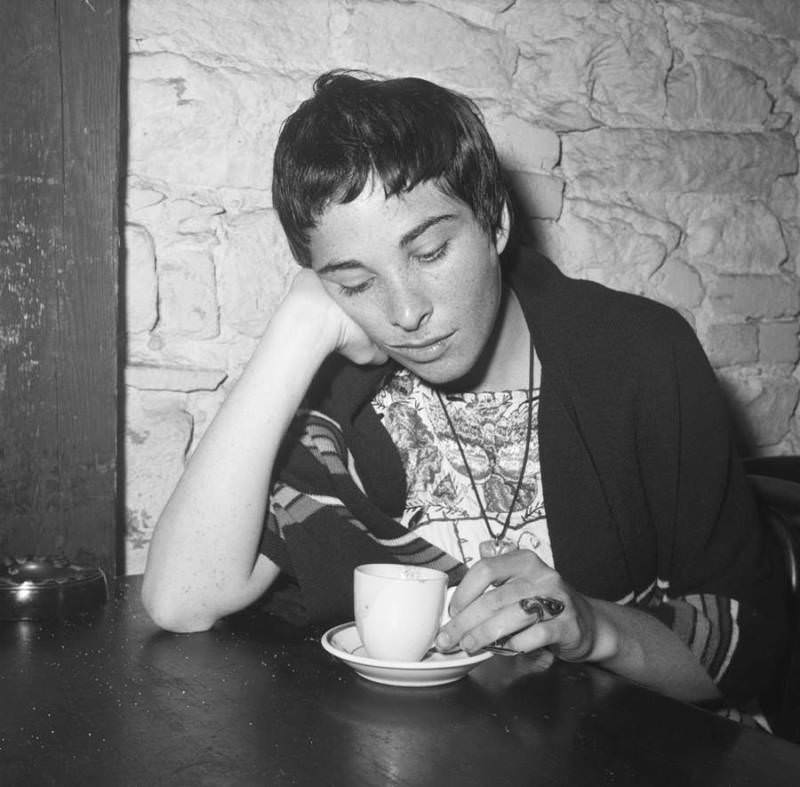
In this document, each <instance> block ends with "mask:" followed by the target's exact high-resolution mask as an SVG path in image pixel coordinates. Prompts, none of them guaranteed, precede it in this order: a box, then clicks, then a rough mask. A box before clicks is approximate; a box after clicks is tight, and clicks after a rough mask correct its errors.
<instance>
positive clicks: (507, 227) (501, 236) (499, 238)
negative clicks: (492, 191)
mask: <svg viewBox="0 0 800 787" xmlns="http://www.w3.org/2000/svg"><path fill="white" fill-rule="evenodd" d="M510 234H511V211H510V210H509V209H508V201H505V202H503V210H502V211H501V212H500V226H499V227H498V228H497V229H496V230H495V232H494V247H495V249H496V251H497V253H498V254H502V253H503V249H505V247H506V243H508V237H509V235H510Z"/></svg>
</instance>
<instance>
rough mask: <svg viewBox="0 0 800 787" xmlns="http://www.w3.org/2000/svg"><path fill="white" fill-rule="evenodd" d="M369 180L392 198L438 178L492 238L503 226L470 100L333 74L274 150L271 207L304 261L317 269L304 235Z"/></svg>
mask: <svg viewBox="0 0 800 787" xmlns="http://www.w3.org/2000/svg"><path fill="white" fill-rule="evenodd" d="M356 74H358V75H356ZM373 174H374V175H375V176H377V177H378V178H379V180H380V181H381V183H382V184H383V187H384V191H385V193H386V196H387V197H390V196H396V195H398V194H400V193H402V192H405V191H410V190H411V189H413V188H414V187H415V186H417V185H419V184H420V183H424V182H426V181H434V182H435V183H436V185H437V186H438V187H439V188H440V189H442V191H443V192H445V193H446V194H448V195H449V196H451V197H455V198H457V199H459V200H461V201H462V202H464V203H465V204H466V205H467V206H469V208H471V210H472V212H473V213H474V215H475V217H476V220H477V221H478V223H479V224H480V225H481V227H483V228H484V229H485V230H486V231H487V232H495V231H496V230H497V229H498V228H499V227H500V222H501V216H502V211H503V206H504V205H505V204H506V203H507V199H508V197H507V193H506V188H505V185H504V183H503V177H502V173H501V169H500V162H499V160H498V156H497V152H496V150H495V147H494V144H493V143H492V140H491V138H490V136H489V133H488V131H487V130H486V126H485V125H484V122H483V118H482V116H481V113H480V110H479V109H478V107H477V106H476V105H475V104H474V103H473V102H472V101H471V100H470V99H468V98H467V97H466V96H463V95H461V94H459V93H456V92H454V91H452V90H448V89H446V88H444V87H441V86H439V85H436V84H434V83H432V82H428V81H426V80H424V79H418V78H414V77H408V78H402V79H377V78H373V77H370V76H367V75H364V74H362V73H360V72H352V71H343V70H336V71H329V72H327V73H325V74H322V75H321V76H320V77H318V78H317V80H316V81H315V82H314V93H313V95H312V97H311V98H309V99H307V100H306V101H304V102H303V103H302V104H301V105H300V106H299V107H298V108H297V110H296V111H295V112H293V113H292V114H291V115H290V116H289V117H288V118H287V119H286V121H285V122H284V124H283V127H282V129H281V133H280V136H279V137H278V144H277V146H276V149H275V158H274V166H273V175H272V199H273V205H274V207H275V209H276V210H277V212H278V216H279V218H280V221H281V224H282V225H283V229H284V232H285V233H286V236H287V238H288V240H289V245H290V246H291V249H292V253H293V254H294V257H295V259H296V260H297V261H298V262H299V263H300V264H301V265H305V266H308V265H310V264H311V260H310V254H309V249H308V244H309V236H308V232H309V230H311V229H313V228H314V227H315V226H316V223H317V221H318V220H319V218H320V217H321V216H322V214H323V212H324V211H325V210H326V209H327V208H328V207H329V206H330V205H331V204H332V203H346V202H350V201H351V200H354V199H355V198H356V197H357V196H358V195H359V194H360V193H361V191H362V190H363V188H364V186H365V185H366V183H367V181H368V179H369V178H370V176H372V175H373Z"/></svg>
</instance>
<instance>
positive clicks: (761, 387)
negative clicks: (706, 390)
mask: <svg viewBox="0 0 800 787" xmlns="http://www.w3.org/2000/svg"><path fill="white" fill-rule="evenodd" d="M718 375H719V377H720V381H721V382H722V383H723V386H724V388H725V389H726V390H727V391H728V393H729V394H730V395H731V398H732V399H733V401H734V402H735V404H736V405H737V406H738V409H739V412H740V413H741V416H740V420H741V422H742V423H743V424H745V428H746V431H747V432H748V437H749V439H750V441H752V442H753V443H754V444H755V445H756V446H770V445H775V444H777V443H780V442H781V441H782V440H784V439H786V437H787V436H788V434H789V432H790V429H791V425H792V418H793V414H794V412H795V409H796V408H797V401H798V395H800V381H798V380H796V379H793V378H788V379H787V378H786V377H781V376H778V375H774V374H768V373H765V374H762V375H760V376H758V375H756V374H754V373H753V370H752V368H747V367H745V368H737V367H728V368H727V369H723V370H720V371H719V372H718Z"/></svg>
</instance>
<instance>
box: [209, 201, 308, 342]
mask: <svg viewBox="0 0 800 787" xmlns="http://www.w3.org/2000/svg"><path fill="white" fill-rule="evenodd" d="M215 256H216V263H217V272H218V288H219V289H218V294H219V303H220V310H221V315H222V321H223V324H224V326H225V328H226V329H232V330H234V331H237V332H239V333H242V334H245V335H246V336H252V337H258V336H261V334H262V333H263V332H264V328H265V327H266V325H267V322H268V321H269V319H270V317H271V316H272V314H273V313H274V311H275V308H276V306H277V305H278V303H279V301H280V299H281V297H282V296H283V294H284V293H285V292H286V289H287V287H288V285H289V281H290V280H291V277H292V275H293V274H294V272H295V271H296V270H297V265H296V263H295V262H294V261H293V259H292V256H291V252H290V251H289V247H288V243H287V241H286V238H285V236H284V234H283V231H282V229H281V227H280V223H279V222H278V219H277V216H276V215H275V213H274V212H273V211H265V212H259V213H250V214H243V215H241V216H229V217H226V220H225V221H224V223H223V228H222V238H221V242H220V245H219V247H218V248H217V249H216V254H215Z"/></svg>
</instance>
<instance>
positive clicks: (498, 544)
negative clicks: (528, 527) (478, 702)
mask: <svg viewBox="0 0 800 787" xmlns="http://www.w3.org/2000/svg"><path fill="white" fill-rule="evenodd" d="M516 551H517V547H516V546H515V545H514V543H513V542H512V541H509V540H508V539H507V538H493V539H492V540H491V541H481V543H480V544H478V552H479V553H480V556H481V557H497V556H498V555H505V554H508V553H509V552H516Z"/></svg>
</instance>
